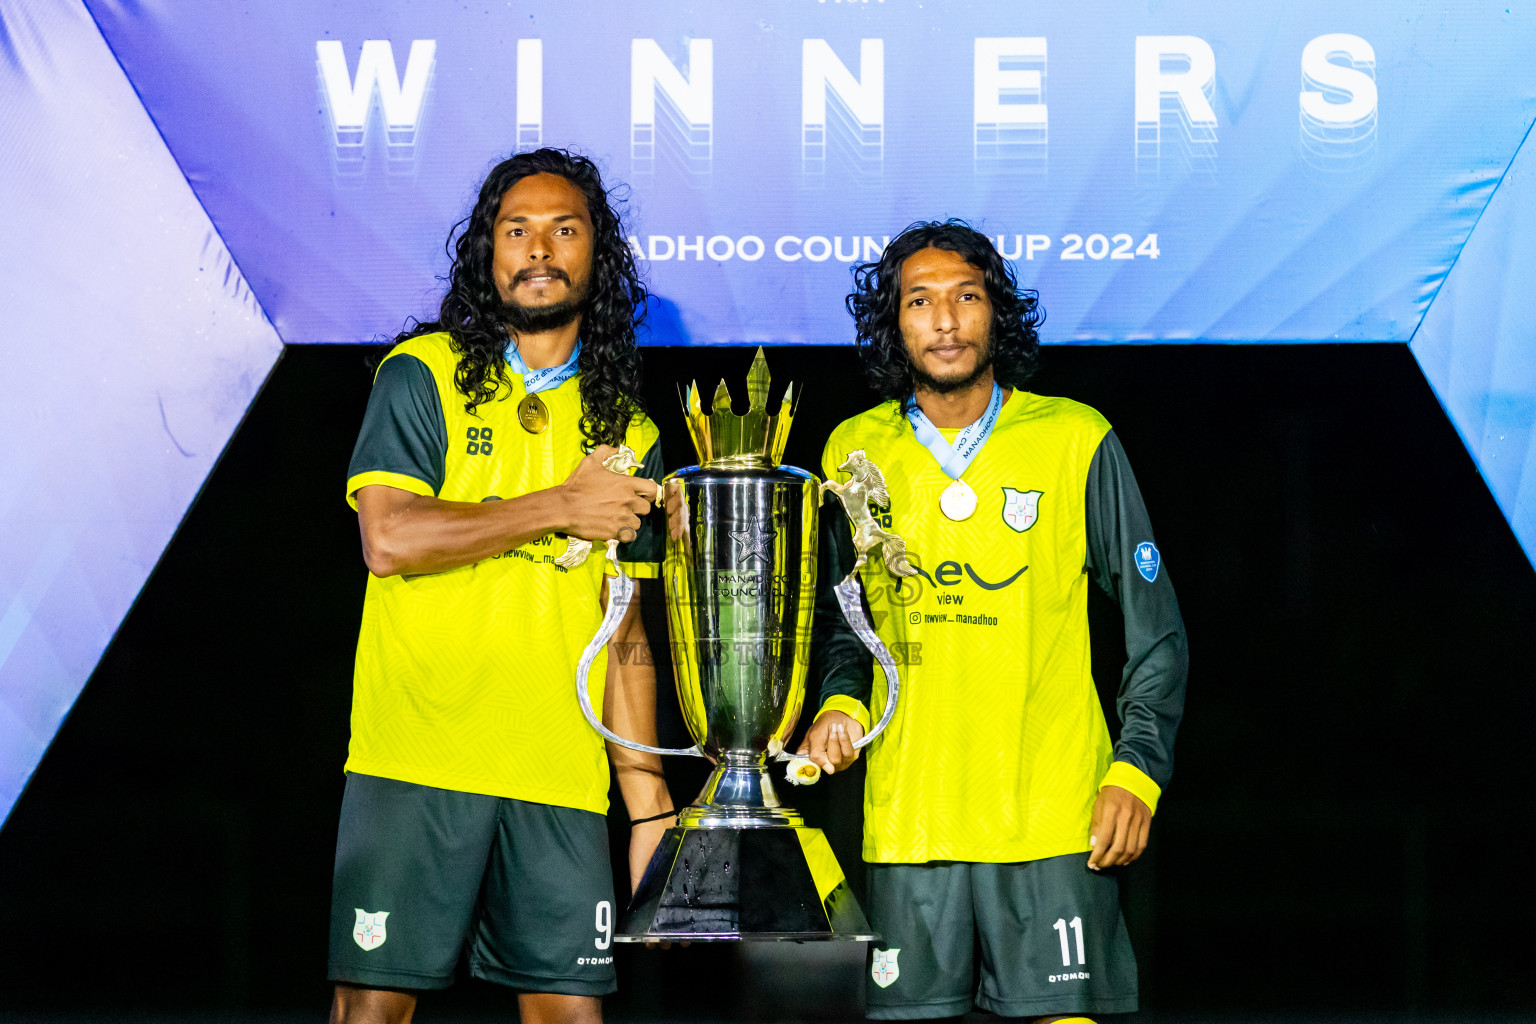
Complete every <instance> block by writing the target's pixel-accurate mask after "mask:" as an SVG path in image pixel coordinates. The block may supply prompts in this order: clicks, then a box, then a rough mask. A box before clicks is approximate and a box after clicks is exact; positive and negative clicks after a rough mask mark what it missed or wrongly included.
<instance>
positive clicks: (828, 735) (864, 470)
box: [791, 448, 917, 782]
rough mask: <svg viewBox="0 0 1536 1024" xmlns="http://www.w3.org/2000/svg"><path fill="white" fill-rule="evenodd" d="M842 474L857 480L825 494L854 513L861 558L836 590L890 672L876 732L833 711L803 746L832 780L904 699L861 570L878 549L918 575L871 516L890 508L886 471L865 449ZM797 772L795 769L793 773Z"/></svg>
mask: <svg viewBox="0 0 1536 1024" xmlns="http://www.w3.org/2000/svg"><path fill="white" fill-rule="evenodd" d="M838 469H840V470H842V471H843V472H845V473H849V474H851V479H849V481H848V482H847V483H838V482H837V481H834V480H827V481H825V482H824V483H823V484H822V485H821V490H822V493H823V494H825V493H826V492H827V491H831V492H832V493H834V494H836V495H837V497H838V500H839V501H841V502H842V504H843V510H844V511H845V512H847V513H848V521H849V523H850V524H852V526H853V546H854V549H855V550H856V551H857V552H858V557H857V558H856V559H855V560H854V563H853V568H852V569H851V570H850V571H849V573H848V575H847V576H846V577H844V578H843V580H842V581H841V582H839V583H838V584H837V586H835V587H833V588H832V590H833V593H835V594H836V595H837V603H838V606H839V607H840V608H842V610H843V617H844V618H846V619H847V620H848V624H849V625H850V626H851V627H853V632H854V634H855V635H856V636H858V638H859V640H860V641H861V642H862V643H863V644H864V646H865V647H866V648H867V649H868V650H869V653H870V654H872V655H874V656H875V660H876V661H878V662H879V663H880V668H881V669H882V670H883V671H884V672H885V682H886V692H885V709H884V711H883V712H882V713H881V715H880V721H878V722H876V723H875V727H874V728H873V729H871V730H870V731H869V734H868V735H865V734H864V729H863V727H862V726H860V725H859V723H858V722H857V721H856V720H854V718H853V717H852V716H850V715H847V714H844V713H843V712H841V711H827V712H825V713H823V714H821V715H820V716H818V717H817V719H816V721H815V722H814V723H813V724H812V725H811V728H810V729H809V730H808V731H807V732H806V735H805V742H804V743H802V744H800V750H799V751H798V753H799V755H800V756H801V757H803V758H807V759H809V760H810V761H811V762H813V763H814V764H815V765H816V766H817V767H819V768H820V769H821V770H822V771H824V772H826V773H827V774H828V775H831V774H834V773H835V772H836V770H837V769H838V768H842V767H845V766H847V765H850V764H852V763H853V762H854V761H856V760H858V757H859V751H860V750H861V749H863V748H864V747H867V746H869V744H871V743H873V742H874V741H875V737H877V736H879V735H880V734H881V733H882V732H884V731H885V728H886V726H888V725H889V724H890V723H891V717H892V716H893V715H894V714H895V713H896V702H897V700H898V699H899V697H900V695H901V683H900V677H899V676H898V675H897V672H896V659H895V658H893V657H891V652H890V650H889V649H888V648H887V647H886V646H885V643H884V641H882V640H881V639H880V635H879V634H878V633H876V632H875V627H874V625H873V624H872V623H871V622H870V621H869V617H868V616H867V615H865V614H864V601H863V588H862V586H861V584H860V582H859V569H861V568H862V567H863V566H864V563H865V562H866V561H868V559H869V556H870V554H871V553H872V552H874V551H875V550H876V549H877V548H878V549H879V550H880V553H881V555H882V557H883V558H884V561H885V565H886V568H887V569H888V570H889V571H890V572H891V574H892V575H894V576H915V575H917V570H916V569H915V568H913V567H912V565H911V564H910V563H909V562H908V561H907V545H906V542H905V541H904V540H902V538H901V537H900V536H898V535H897V534H895V533H893V532H892V531H890V530H885V529H882V528H881V527H880V525H879V524H878V523H876V522H875V517H874V516H873V515H871V514H870V511H869V505H870V502H871V501H873V502H874V503H875V504H876V505H878V506H879V507H881V508H888V507H889V506H890V499H889V497H888V496H887V493H886V489H885V476H884V474H882V473H881V472H880V467H878V466H876V465H875V464H874V463H873V462H871V461H869V459H868V457H866V456H865V454H864V450H863V449H862V448H860V449H856V450H854V451H852V452H849V453H848V457H847V458H846V459H844V460H843V464H842V465H841V466H839V467H838ZM793 770H794V769H793V768H791V771H793ZM809 781H812V782H814V781H815V780H814V778H813V779H810V780H809Z"/></svg>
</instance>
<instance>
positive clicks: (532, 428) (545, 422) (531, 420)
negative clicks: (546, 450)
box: [517, 395, 549, 434]
mask: <svg viewBox="0 0 1536 1024" xmlns="http://www.w3.org/2000/svg"><path fill="white" fill-rule="evenodd" d="M517 422H519V423H521V424H522V425H523V429H524V430H526V431H528V433H530V434H542V433H544V431H545V430H548V429H549V409H548V408H547V407H545V405H544V403H543V401H541V400H540V399H539V396H538V395H528V396H527V397H526V398H524V399H523V400H522V401H521V402H518V403H517Z"/></svg>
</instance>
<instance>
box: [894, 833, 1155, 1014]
mask: <svg viewBox="0 0 1536 1024" xmlns="http://www.w3.org/2000/svg"><path fill="white" fill-rule="evenodd" d="M1087 861H1088V855H1087V854H1083V853H1075V854H1070V855H1067V856H1063V857H1051V858H1048V859H1046V860H1037V861H1026V862H1023V863H1016V864H976V863H964V862H956V861H935V862H931V863H927V864H870V865H867V870H868V874H867V877H868V879H869V903H868V909H869V920H870V924H871V925H872V926H873V928H874V930H875V931H876V932H878V933H879V934H880V935H881V936H882V941H880V942H875V943H871V944H870V965H869V980H868V982H867V985H866V987H867V989H868V993H869V1003H868V1006H869V1008H868V1015H869V1016H870V1017H872V1018H875V1019H877V1020H909V1019H914V1018H926V1017H958V1016H960V1015H961V1014H964V1013H966V1012H968V1011H969V1010H970V1009H971V1004H972V1002H973V1001H974V1003H975V1005H977V1006H979V1007H981V1008H982V1009H983V1010H987V1011H990V1012H992V1013H996V1014H999V1015H1001V1016H1004V1017H1033V1016H1040V1015H1043V1014H1048V1013H1130V1012H1132V1011H1134V1010H1135V1009H1136V957H1135V954H1133V953H1132V952H1131V941H1130V937H1129V936H1128V935H1127V934H1126V931H1125V922H1124V921H1123V920H1122V919H1121V917H1120V893H1119V888H1120V887H1119V883H1118V882H1116V881H1115V879H1114V878H1112V877H1109V876H1105V875H1100V874H1096V873H1094V872H1092V871H1089V870H1088V867H1087ZM978 939H979V940H980V941H979V948H980V950H981V972H980V973H981V984H980V985H979V986H977V985H976V980H975V979H976V963H975V951H976V949H977V947H978V942H977V940H978Z"/></svg>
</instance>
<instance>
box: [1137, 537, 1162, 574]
mask: <svg viewBox="0 0 1536 1024" xmlns="http://www.w3.org/2000/svg"><path fill="white" fill-rule="evenodd" d="M1162 564H1163V556H1162V555H1161V554H1159V553H1158V550H1157V545H1156V544H1153V543H1152V542H1151V541H1149V540H1144V541H1142V542H1141V543H1140V544H1137V545H1136V569H1137V571H1138V572H1140V573H1141V577H1142V579H1144V580H1146V581H1147V582H1148V583H1156V582H1157V570H1158V568H1159V567H1160V566H1161V565H1162Z"/></svg>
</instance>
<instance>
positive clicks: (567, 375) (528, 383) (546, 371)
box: [507, 338, 581, 395]
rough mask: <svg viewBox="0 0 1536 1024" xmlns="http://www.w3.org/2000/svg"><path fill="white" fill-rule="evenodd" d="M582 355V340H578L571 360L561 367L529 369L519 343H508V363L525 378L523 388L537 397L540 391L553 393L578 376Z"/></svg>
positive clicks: (572, 350) (572, 351)
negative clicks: (519, 349) (578, 361)
mask: <svg viewBox="0 0 1536 1024" xmlns="http://www.w3.org/2000/svg"><path fill="white" fill-rule="evenodd" d="M580 355H581V339H580V338H577V339H576V347H575V348H573V349H571V358H569V359H567V360H566V361H565V362H563V363H561V364H560V365H559V366H545V367H541V368H539V369H537V370H530V369H528V364H527V363H525V362H523V357H522V355H521V354H520V353H519V352H518V351H517V343H516V342H515V341H514V342H508V343H507V363H508V364H509V365H510V366H511V367H512V369H513V370H515V371H516V372H517V373H518V374H520V375H521V376H522V378H523V388H524V390H526V391H527V392H528V393H529V394H530V395H536V394H538V393H539V392H540V391H551V390H553V389H555V388H557V387H559V386H560V385H561V384H564V383H565V382H566V381H568V380H570V379H571V378H572V377H574V376H576V374H577V372H578V371H577V369H576V359H577V357H578V356H580Z"/></svg>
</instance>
